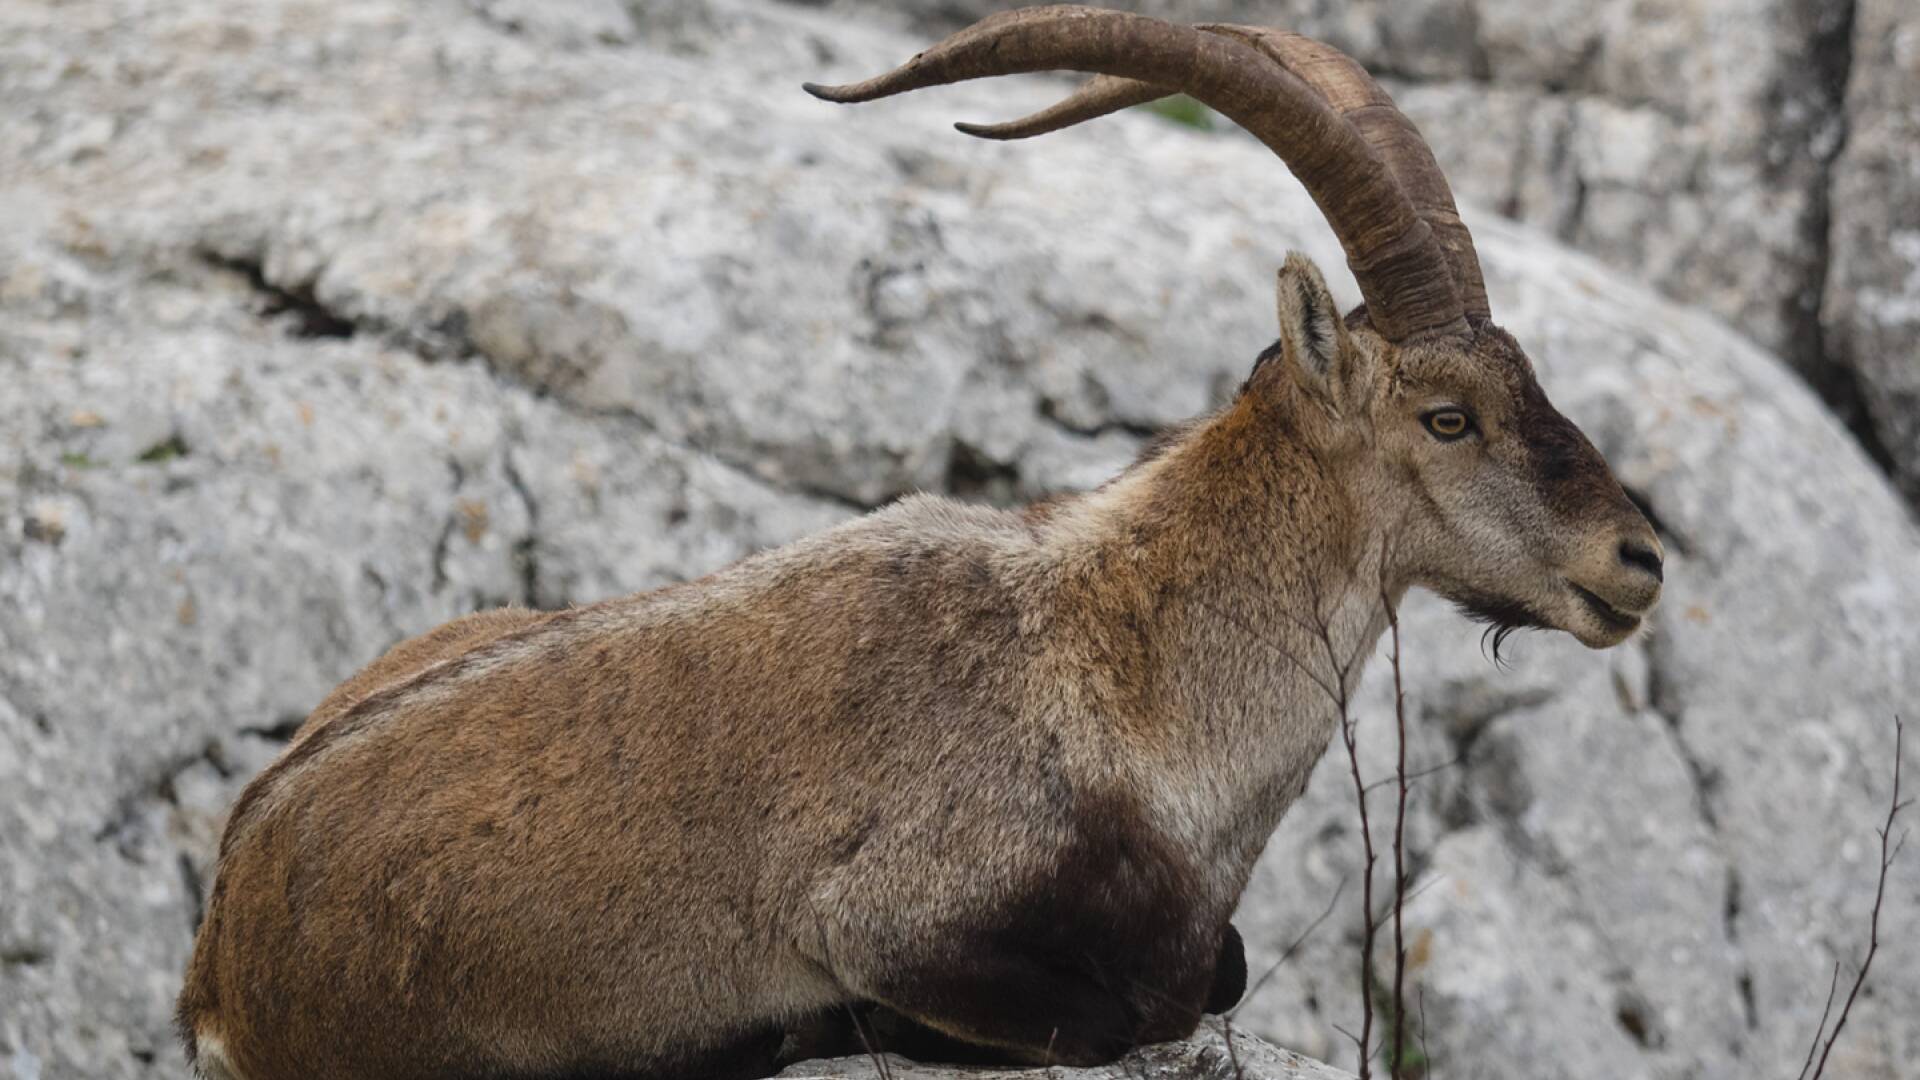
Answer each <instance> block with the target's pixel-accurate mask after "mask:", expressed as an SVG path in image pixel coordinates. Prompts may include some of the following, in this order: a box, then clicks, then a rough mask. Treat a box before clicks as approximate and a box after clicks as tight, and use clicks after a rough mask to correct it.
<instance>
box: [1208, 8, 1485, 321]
mask: <svg viewBox="0 0 1920 1080" xmlns="http://www.w3.org/2000/svg"><path fill="white" fill-rule="evenodd" d="M1199 29H1201V30H1205V31H1208V32H1210V33H1216V34H1228V35H1231V36H1234V37H1238V38H1240V39H1241V40H1242V41H1245V42H1246V43H1247V44H1249V45H1252V46H1254V47H1255V48H1258V49H1259V50H1260V51H1262V52H1264V53H1266V54H1267V55H1268V56H1271V57H1273V59H1274V60H1275V61H1277V62H1278V63H1279V64H1280V65H1281V66H1282V67H1284V68H1286V69H1287V70H1288V71H1291V72H1293V73H1294V74H1295V75H1297V76H1299V77H1300V79H1301V80H1302V81H1303V82H1305V83H1306V84H1307V85H1309V86H1311V87H1313V88H1314V89H1315V90H1318V91H1319V92H1320V96H1321V97H1324V98H1326V100H1327V104H1329V105H1331V106H1333V111H1334V112H1337V113H1339V114H1340V115H1341V116H1342V117H1345V118H1346V121H1347V122H1348V123H1350V124H1352V125H1353V126H1354V128H1355V129H1356V130H1358V131H1359V132H1360V135H1361V137H1362V138H1364V139H1366V140H1367V145H1369V146H1371V147H1373V149H1374V152H1375V153H1377V154H1379V155H1380V157H1381V159H1382V160H1384V161H1385V162H1386V163H1387V165H1388V167H1390V168H1392V169H1393V175H1394V178H1395V179H1397V180H1399V181H1400V189H1401V190H1402V191H1404V192H1406V194H1407V199H1408V200H1409V201H1410V202H1412V203H1413V208H1414V209H1415V210H1417V211H1418V212H1419V214H1420V216H1421V217H1422V218H1423V219H1425V220H1426V223H1427V225H1428V226H1429V227H1430V228H1432V229H1433V235H1434V238H1435V239H1437V240H1438V241H1439V242H1440V246H1441V248H1442V249H1444V250H1445V251H1446V253H1447V263H1448V265H1450V266H1452V267H1453V277H1454V281H1455V282H1456V283H1457V284H1458V285H1459V287H1460V300H1461V302H1462V303H1463V304H1464V305H1465V307H1466V312H1467V314H1468V315H1470V316H1474V317H1476V318H1481V319H1485V318H1488V317H1489V316H1490V315H1491V314H1492V311H1491V309H1489V307H1488V306H1487V286H1486V281H1485V279H1484V278H1483V277H1482V276H1481V273H1480V256H1479V254H1478V253H1477V252H1475V251H1474V249H1473V236H1472V234H1471V233H1469V232H1468V231H1467V226H1466V223H1465V222H1463V221H1461V220H1460V208H1459V207H1458V206H1457V205H1455V203H1454V201H1453V188H1452V187H1450V186H1449V185H1448V184H1447V175H1446V173H1444V172H1442V171H1441V170H1440V162H1439V161H1437V160H1436V159H1435V158H1434V156H1433V148H1432V147H1431V146H1428V145H1427V140H1426V139H1424V138H1422V137H1421V135H1420V129H1419V128H1417V127H1414V126H1413V121H1411V120H1409V119H1407V114H1405V113H1403V112H1401V111H1400V107H1399V106H1398V105H1395V104H1394V103H1393V97H1392V96H1391V95H1389V94H1388V93H1387V91H1386V89H1385V88H1383V87H1382V86H1381V85H1380V84H1379V83H1378V82H1377V81H1375V80H1374V77H1373V76H1372V75H1369V74H1367V69H1366V68H1364V67H1362V66H1360V62H1359V61H1357V60H1355V59H1354V58H1353V57H1351V56H1348V55H1347V54H1346V53H1343V52H1341V51H1340V50H1339V49H1336V48H1334V47H1333V46H1331V45H1328V44H1327V43H1325V42H1323V41H1315V40H1314V39H1313V38H1310V37H1306V36H1303V35H1301V34H1296V33H1293V32H1292V31H1289V30H1273V29H1266V28H1262V27H1256V26H1233V25H1230V24H1224V23H1216V24H1211V25H1206V26H1202V27H1200V28H1199Z"/></svg>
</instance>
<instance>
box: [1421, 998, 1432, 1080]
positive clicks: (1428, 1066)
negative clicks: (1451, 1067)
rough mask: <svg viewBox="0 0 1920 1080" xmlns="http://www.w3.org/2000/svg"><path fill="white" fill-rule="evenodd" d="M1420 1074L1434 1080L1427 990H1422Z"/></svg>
mask: <svg viewBox="0 0 1920 1080" xmlns="http://www.w3.org/2000/svg"><path fill="white" fill-rule="evenodd" d="M1420 1075H1421V1076H1423V1077H1426V1078H1428V1080H1432V1077H1433V1052H1432V1051H1430V1050H1428V1049H1427V991H1426V990H1425V989H1424V988H1422V989H1421V991H1420Z"/></svg>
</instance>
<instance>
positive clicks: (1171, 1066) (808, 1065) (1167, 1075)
mask: <svg viewBox="0 0 1920 1080" xmlns="http://www.w3.org/2000/svg"><path fill="white" fill-rule="evenodd" d="M883 1065H884V1069H885V1071H884V1072H883V1071H882V1067H883ZM1049 1076H1052V1077H1063V1078H1066V1080H1200V1078H1203V1077H1222V1078H1229V1077H1230V1078H1232V1080H1352V1077H1351V1076H1350V1075H1349V1074H1347V1073H1343V1072H1340V1071H1339V1070H1337V1069H1331V1068H1328V1067H1327V1066H1325V1065H1322V1064H1321V1063H1320V1062H1317V1061H1314V1060H1312V1059H1311V1058H1304V1057H1301V1056H1300V1055H1299V1054H1295V1053H1290V1052H1288V1051H1286V1050H1278V1049H1275V1048H1274V1047H1271V1046H1268V1045H1267V1044H1266V1043H1263V1042H1261V1041H1260V1040H1259V1039H1256V1038H1253V1037H1252V1036H1250V1035H1248V1034H1247V1033H1246V1032H1245V1031H1242V1030H1240V1029H1239V1028H1236V1027H1233V1026H1232V1025H1231V1024H1222V1023H1221V1022H1220V1021H1219V1020H1217V1019H1210V1020H1207V1021H1206V1022H1205V1023H1204V1024H1203V1025H1202V1026H1201V1028H1200V1030H1199V1031H1197V1032H1195V1033H1194V1035H1193V1037H1192V1038H1191V1039H1188V1040H1187V1041H1186V1042H1178V1043H1163V1044H1161V1045H1158V1046H1147V1047H1142V1048H1140V1049H1139V1050H1136V1051H1134V1052H1133V1053H1131V1054H1128V1055H1127V1056H1126V1057H1125V1058H1123V1059H1121V1060H1120V1061H1117V1062H1115V1063H1114V1064H1112V1065H1108V1066H1105V1067H1102V1068H1095V1069H1065V1068H1057V1067H1056V1068H1052V1069H1045V1070H1041V1069H988V1068H978V1067H975V1068H962V1067H947V1068H943V1067H940V1066H937V1065H921V1064H916V1063H914V1062H912V1061H908V1060H907V1059H905V1058H903V1057H900V1056H898V1055H895V1054H888V1055H886V1058H885V1061H884V1062H882V1061H881V1060H880V1059H878V1058H874V1057H868V1058H838V1059H835V1060H832V1061H809V1062H805V1063H803V1064H799V1065H795V1066H793V1067H792V1068H790V1069H787V1070H785V1071H784V1072H782V1073H781V1074H780V1077H781V1080H787V1078H789V1077H809V1078H815V1080H886V1078H888V1077H899V1078H900V1080H1041V1078H1044V1077H1049Z"/></svg>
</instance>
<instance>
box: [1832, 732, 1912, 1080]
mask: <svg viewBox="0 0 1920 1080" xmlns="http://www.w3.org/2000/svg"><path fill="white" fill-rule="evenodd" d="M1905 735H1906V724H1904V723H1902V722H1901V720H1900V718H1899V717H1898V716H1896V717H1894V718H1893V797H1892V799H1890V800H1889V803H1890V805H1889V807H1888V809H1887V822H1886V824H1885V825H1882V826H1881V827H1880V881H1879V884H1877V885H1876V886H1875V887H1874V890H1873V915H1872V917H1871V918H1869V919H1868V920H1867V958H1866V959H1865V960H1863V961H1861V962H1860V974H1859V975H1858V976H1856V977H1855V978H1854V980H1853V989H1851V990H1849V991H1847V1001H1846V1004H1844V1005H1842V1006H1840V1015H1839V1017H1838V1018H1836V1019H1835V1020H1834V1022H1833V1034H1831V1035H1829V1036H1827V1045H1826V1046H1825V1047H1824V1048H1823V1049H1822V1050H1821V1051H1820V1064H1818V1065H1816V1066H1814V1069H1813V1080H1820V1075H1821V1074H1822V1073H1824V1072H1826V1071H1827V1055H1828V1054H1831V1053H1833V1044H1834V1041H1835V1040H1837V1039H1839V1038H1840V1031H1841V1029H1843V1028H1845V1027H1846V1026H1847V1014H1849V1013H1851V1012H1852V1011H1853V999H1854V998H1856V997H1859V996H1860V988H1861V987H1862V986H1865V985H1866V982H1867V971H1868V970H1869V969H1871V968H1872V967H1873V954H1874V953H1876V952H1878V951H1879V950H1880V905H1881V902H1882V901H1884V900H1885V899H1886V896H1887V870H1888V869H1889V868H1890V867H1892V866H1893V859H1894V856H1896V855H1898V854H1900V845H1902V844H1904V843H1905V842H1906V838H1905V837H1904V836H1903V837H1901V840H1900V843H1899V844H1896V845H1895V846H1894V847H1893V848H1891V849H1889V848H1888V847H1887V841H1888V838H1889V837H1890V836H1892V834H1893V819H1894V818H1896V817H1899V816H1900V811H1902V810H1904V809H1906V806H1907V804H1906V803H1903V802H1901V801H1900V744H1901V742H1902V740H1903V739H1904V737H1905ZM1814 1038H1816V1039H1817V1038H1819V1035H1818V1034H1817V1033H1816V1034H1815V1036H1814Z"/></svg>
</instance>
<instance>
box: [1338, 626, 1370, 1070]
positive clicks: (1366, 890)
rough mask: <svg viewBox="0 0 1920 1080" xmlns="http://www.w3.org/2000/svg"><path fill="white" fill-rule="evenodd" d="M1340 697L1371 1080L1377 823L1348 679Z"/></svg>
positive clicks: (1363, 1055)
mask: <svg viewBox="0 0 1920 1080" xmlns="http://www.w3.org/2000/svg"><path fill="white" fill-rule="evenodd" d="M1327 637H1328V639H1329V640H1328V644H1327V654H1328V657H1329V659H1331V657H1332V654H1333V644H1332V641H1331V640H1330V639H1331V637H1332V635H1331V634H1329V635H1327ZM1339 686H1340V696H1339V700H1338V703H1339V706H1340V741H1341V743H1343V744H1344V745H1345V746H1346V748H1347V767H1348V769H1349V770H1350V771H1351V773H1352V775H1353V795H1354V799H1355V801H1356V802H1357V803H1358V804H1359V807H1360V849H1361V851H1362V852H1363V853H1364V855H1365V858H1364V860H1363V864H1362V866H1361V868H1360V910H1361V913H1362V916H1363V917H1362V919H1361V925H1360V1034H1359V1036H1358V1037H1356V1038H1354V1044H1355V1045H1356V1046H1357V1047H1358V1048H1359V1051H1360V1080H1369V1078H1370V1077H1371V1076H1372V1075H1373V1063H1372V1055H1371V1054H1370V1053H1368V1046H1369V1045H1370V1044H1371V1042H1372V1040H1373V995H1372V994H1370V993H1368V992H1367V987H1369V986H1371V985H1372V984H1373V931H1374V922H1375V920H1374V917H1373V863H1374V857H1373V826H1372V823H1371V822H1370V821H1369V820H1368V819H1367V785H1366V784H1365V783H1364V782H1363V781H1361V779H1360V743H1359V737H1358V734H1357V732H1356V731H1355V723H1354V719H1353V710H1352V709H1351V708H1349V707H1348V705H1347V693H1346V689H1347V688H1346V682H1345V680H1342V681H1341V682H1340V684H1339Z"/></svg>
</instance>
